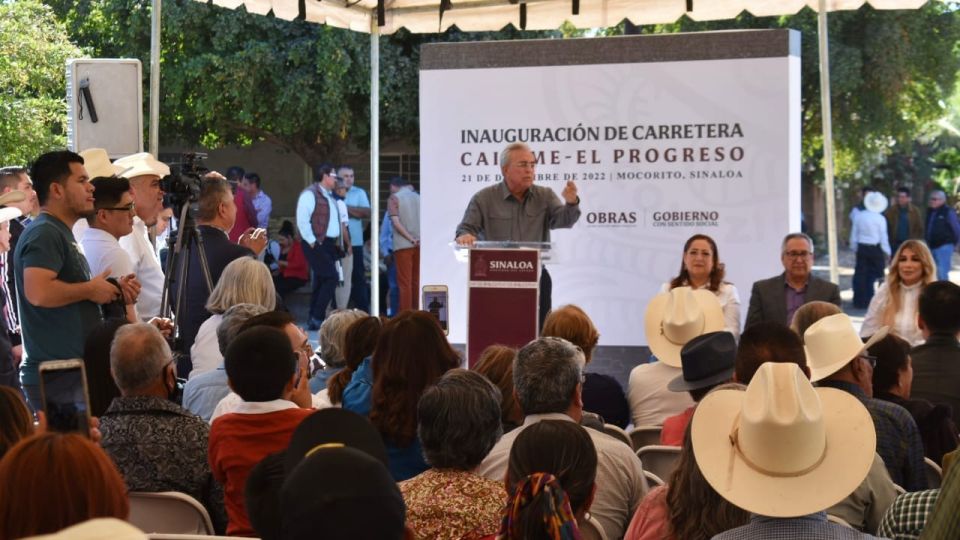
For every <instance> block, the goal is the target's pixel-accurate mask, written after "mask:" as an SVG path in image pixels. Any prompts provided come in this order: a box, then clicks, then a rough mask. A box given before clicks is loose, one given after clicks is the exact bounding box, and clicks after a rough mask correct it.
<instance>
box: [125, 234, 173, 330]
mask: <svg viewBox="0 0 960 540" xmlns="http://www.w3.org/2000/svg"><path fill="white" fill-rule="evenodd" d="M168 230H169V227H168ZM120 247H122V248H123V249H124V251H126V252H127V254H128V255H129V256H130V260H131V261H133V273H134V274H136V275H137V279H138V280H139V281H140V296H139V297H138V298H137V314H138V315H139V316H140V318H141V319H143V320H150V319H152V318H153V317H159V316H160V303H161V301H162V300H163V299H162V295H163V268H162V267H161V266H160V258H159V257H158V256H157V251H156V250H155V249H154V247H153V244H151V243H150V236H149V233H148V231H147V224H146V223H144V222H143V220H142V219H140V218H139V217H136V216H134V218H133V232H132V233H130V234H128V235H126V236H124V237H123V238H121V239H120Z"/></svg>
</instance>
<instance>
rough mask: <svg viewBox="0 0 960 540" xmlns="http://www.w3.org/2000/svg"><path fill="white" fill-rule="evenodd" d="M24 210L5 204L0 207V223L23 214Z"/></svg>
mask: <svg viewBox="0 0 960 540" xmlns="http://www.w3.org/2000/svg"><path fill="white" fill-rule="evenodd" d="M22 215H23V212H21V211H20V209H19V208H14V207H12V206H5V207H3V208H0V223H6V222H8V221H10V220H11V219H17V218H18V217H20V216H22Z"/></svg>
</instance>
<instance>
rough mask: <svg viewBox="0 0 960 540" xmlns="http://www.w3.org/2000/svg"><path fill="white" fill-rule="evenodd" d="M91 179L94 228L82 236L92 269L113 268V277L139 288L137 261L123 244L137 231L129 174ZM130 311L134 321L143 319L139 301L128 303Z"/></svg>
mask: <svg viewBox="0 0 960 540" xmlns="http://www.w3.org/2000/svg"><path fill="white" fill-rule="evenodd" d="M90 183H91V184H93V187H94V188H95V193H96V199H95V201H94V204H93V213H92V214H90V215H88V216H87V217H86V218H87V224H88V225H89V226H90V228H88V229H87V230H85V231H83V235H82V236H81V239H80V244H81V245H82V246H83V254H84V256H85V257H86V258H87V264H89V265H90V273H91V274H92V275H98V274H101V273H103V272H106V271H107V270H109V271H110V277H112V278H114V279H117V280H123V281H127V282H131V283H133V284H134V285H135V286H136V289H137V290H138V291H139V289H140V284H139V281H138V280H137V276H136V274H135V273H134V270H133V261H132V260H131V259H130V255H129V254H127V252H126V251H124V249H123V248H122V247H120V238H122V237H124V236H126V235H128V234H130V233H131V232H133V217H134V215H136V210H135V206H134V203H133V195H132V194H131V193H130V182H129V181H128V180H127V179H126V178H117V177H115V176H111V177H104V176H101V177H99V178H94V179H93V180H92V181H91V182H90ZM126 314H127V319H128V320H129V321H130V322H132V323H136V322H139V320H138V319H137V308H136V305H135V304H127V306H126Z"/></svg>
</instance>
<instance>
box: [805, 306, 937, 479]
mask: <svg viewBox="0 0 960 540" xmlns="http://www.w3.org/2000/svg"><path fill="white" fill-rule="evenodd" d="M885 335H886V328H882V329H881V331H880V332H878V333H876V334H874V335H873V337H871V338H870V339H869V340H867V342H866V344H864V343H863V342H862V341H861V340H860V336H858V335H857V331H856V330H855V329H854V328H853V322H852V321H851V320H850V317H848V316H847V315H846V314H843V313H840V314H837V315H830V316H829V317H824V318H822V319H820V320H819V321H817V322H815V323H813V324H812V325H811V326H810V327H809V328H807V331H806V333H805V334H804V348H805V349H806V351H807V362H808V365H809V366H810V380H811V381H813V382H816V383H817V385H818V386H823V387H830V388H836V389H839V390H843V391H845V392H848V393H850V394H852V395H853V396H855V397H856V398H857V399H859V400H860V401H861V402H862V403H863V404H864V406H866V408H867V410H869V411H870V416H871V417H872V418H873V421H874V426H875V427H876V433H877V448H876V451H877V453H878V454H880V457H881V458H883V463H884V464H885V465H886V466H887V471H888V472H889V473H890V478H891V479H892V480H893V482H894V483H895V484H897V485H899V486H902V487H903V488H904V489H906V490H907V491H920V490H922V489H926V488H927V478H926V474H925V472H924V464H923V442H922V441H921V440H920V430H919V429H917V423H916V422H915V421H914V419H913V417H912V416H910V413H909V412H907V410H906V409H904V408H903V407H901V406H899V405H896V404H894V403H890V402H888V401H882V400H879V399H873V398H871V397H870V396H871V395H873V381H872V378H873V369H874V364H875V362H876V360H875V359H874V358H873V357H871V356H869V355H867V354H866V351H867V349H868V348H869V347H871V346H872V345H873V344H874V343H876V342H877V341H879V340H881V339H883V337H884V336H885Z"/></svg>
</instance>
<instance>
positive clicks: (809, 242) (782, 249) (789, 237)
mask: <svg viewBox="0 0 960 540" xmlns="http://www.w3.org/2000/svg"><path fill="white" fill-rule="evenodd" d="M796 238H802V239H804V240H806V241H807V245H808V246H810V253H811V254H812V253H813V238H810V235H808V234H807V233H802V232H792V233H790V234H788V235H786V236H784V237H783V242H781V243H780V254H781V255H782V254H784V253H786V251H787V242H789V241H791V240H794V239H796Z"/></svg>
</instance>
